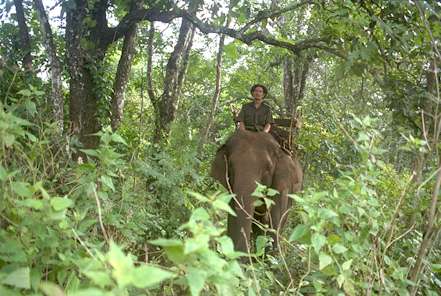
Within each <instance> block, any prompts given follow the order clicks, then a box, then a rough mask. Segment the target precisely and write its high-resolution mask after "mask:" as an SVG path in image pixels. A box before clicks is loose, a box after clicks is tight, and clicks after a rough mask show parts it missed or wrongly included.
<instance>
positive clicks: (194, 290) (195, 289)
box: [185, 267, 208, 296]
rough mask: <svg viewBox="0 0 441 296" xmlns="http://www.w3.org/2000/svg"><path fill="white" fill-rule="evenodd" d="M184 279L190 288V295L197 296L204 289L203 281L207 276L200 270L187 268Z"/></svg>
mask: <svg viewBox="0 0 441 296" xmlns="http://www.w3.org/2000/svg"><path fill="white" fill-rule="evenodd" d="M185 277H186V278H187V282H188V286H189V287H190V292H191V295H192V296H195V295H196V296H197V295H199V293H200V292H201V291H202V289H203V288H204V284H205V280H206V279H207V277H208V275H207V273H206V272H205V271H204V270H202V269H197V268H193V267H189V268H188V270H187V274H186V275H185Z"/></svg>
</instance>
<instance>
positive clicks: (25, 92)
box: [17, 89, 32, 97]
mask: <svg viewBox="0 0 441 296" xmlns="http://www.w3.org/2000/svg"><path fill="white" fill-rule="evenodd" d="M17 94H19V95H22V96H24V97H30V96H32V92H31V91H30V90H29V89H22V90H20V91H19V92H17Z"/></svg>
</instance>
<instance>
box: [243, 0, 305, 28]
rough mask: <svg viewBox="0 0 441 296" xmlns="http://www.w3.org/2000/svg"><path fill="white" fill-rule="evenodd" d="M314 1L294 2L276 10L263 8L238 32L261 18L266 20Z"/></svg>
mask: <svg viewBox="0 0 441 296" xmlns="http://www.w3.org/2000/svg"><path fill="white" fill-rule="evenodd" d="M312 3H314V1H311V0H307V1H302V2H300V3H296V4H292V5H288V6H287V7H284V8H281V9H279V10H276V11H272V10H265V11H259V12H258V13H257V15H256V17H255V18H254V19H253V20H252V21H250V22H248V23H247V24H246V25H245V26H243V27H242V28H241V29H240V30H239V32H240V33H242V34H243V33H245V32H246V31H247V30H248V29H249V28H250V27H251V26H252V25H254V24H257V23H259V22H261V21H263V20H266V19H268V18H274V17H278V16H280V15H281V14H284V13H285V12H288V11H291V10H295V9H297V8H300V7H302V6H304V5H306V4H312Z"/></svg>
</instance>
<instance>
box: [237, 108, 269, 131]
mask: <svg viewBox="0 0 441 296" xmlns="http://www.w3.org/2000/svg"><path fill="white" fill-rule="evenodd" d="M236 121H241V122H243V123H244V124H245V128H246V129H247V130H251V131H259V132H260V131H263V128H264V127H265V125H266V124H268V123H269V124H273V123H274V120H273V115H272V112H271V108H270V107H269V106H268V105H266V104H263V103H262V104H261V105H260V107H259V108H257V109H256V107H255V106H254V102H250V103H247V104H245V105H243V106H242V109H241V110H240V112H239V115H237V117H236Z"/></svg>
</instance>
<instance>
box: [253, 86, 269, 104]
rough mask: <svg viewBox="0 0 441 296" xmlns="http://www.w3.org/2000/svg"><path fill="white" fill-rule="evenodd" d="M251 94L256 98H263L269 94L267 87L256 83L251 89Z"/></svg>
mask: <svg viewBox="0 0 441 296" xmlns="http://www.w3.org/2000/svg"><path fill="white" fill-rule="evenodd" d="M250 92H251V95H252V96H253V98H254V99H255V100H259V101H261V100H263V99H264V98H265V97H266V95H267V94H268V90H267V88H266V87H265V86H264V85H262V84H254V85H253V86H252V87H251V89H250Z"/></svg>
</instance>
